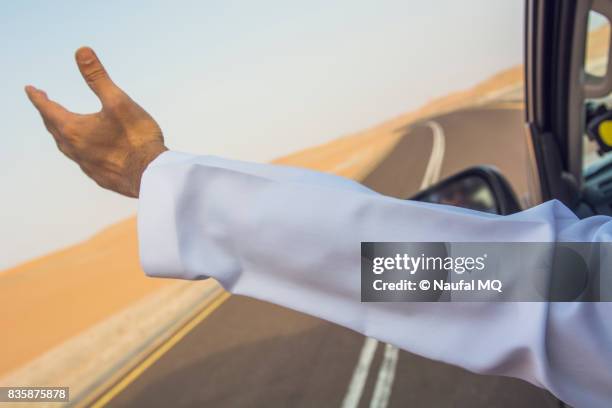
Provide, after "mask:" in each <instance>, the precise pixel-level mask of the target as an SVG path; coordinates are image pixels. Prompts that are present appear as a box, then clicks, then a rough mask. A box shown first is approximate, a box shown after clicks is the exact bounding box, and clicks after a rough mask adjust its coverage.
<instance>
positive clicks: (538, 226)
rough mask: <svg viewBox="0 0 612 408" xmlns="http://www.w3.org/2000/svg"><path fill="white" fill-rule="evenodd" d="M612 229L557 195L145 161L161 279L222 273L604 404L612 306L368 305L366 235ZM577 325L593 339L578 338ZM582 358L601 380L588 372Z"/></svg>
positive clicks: (395, 339)
mask: <svg viewBox="0 0 612 408" xmlns="http://www.w3.org/2000/svg"><path fill="white" fill-rule="evenodd" d="M610 231H612V224H610V223H609V222H608V220H607V219H605V218H603V217H601V218H595V219H591V220H585V221H578V220H577V219H576V218H575V217H574V216H573V214H571V213H570V212H569V211H568V210H567V209H565V208H564V207H562V206H560V205H559V204H556V203H548V204H547V205H544V206H540V207H537V208H534V209H532V210H530V211H526V212H523V213H520V214H517V215H514V216H511V217H500V216H492V215H487V214H481V213H476V212H472V211H466V210H461V209H456V208H451V207H444V206H437V205H429V204H422V203H415V202H410V201H405V200H397V199H393V198H389V197H384V196H381V195H379V194H377V193H374V192H372V191H370V190H368V189H365V188H363V187H361V186H360V185H358V184H356V183H353V182H351V181H347V180H344V179H341V178H337V177H334V176H328V175H325V174H321V173H316V172H309V171H303V170H299V169H289V168H282V167H279V166H270V165H256V164H249V163H242V162H234V161H228V160H223V159H217V158H212V157H196V156H189V155H178V154H176V153H165V154H163V155H162V156H161V157H160V158H158V159H157V160H155V161H154V162H153V163H152V165H151V166H150V167H149V168H148V169H147V171H146V172H145V174H144V177H143V183H142V187H141V202H140V210H139V235H140V245H141V256H142V263H143V267H144V269H145V272H146V273H147V274H149V275H151V276H164V277H175V278H184V279H196V278H199V277H207V276H210V277H214V278H215V279H217V280H219V281H220V283H221V284H222V285H223V286H224V287H225V288H226V289H227V290H229V291H231V292H233V293H236V294H243V295H247V296H251V297H255V298H258V299H263V300H267V301H270V302H273V303H277V304H280V305H283V306H286V307H289V308H292V309H295V310H299V311H302V312H305V313H308V314H311V315H314V316H317V317H321V318H323V319H326V320H329V321H333V322H336V323H338V324H340V325H343V326H346V327H349V328H351V329H353V330H356V331H358V332H360V333H363V334H365V335H368V336H372V337H375V338H377V339H380V340H383V341H386V342H389V343H391V344H394V345H397V346H398V347H400V348H402V349H405V350H409V351H412V352H415V353H417V354H420V355H423V356H426V357H429V358H433V359H436V360H441V361H445V362H448V363H452V364H456V365H459V366H462V367H465V368H467V369H470V370H472V371H476V372H481V373H488V374H502V375H509V376H515V377H519V378H523V379H525V380H527V381H530V382H532V383H534V384H537V385H540V386H544V387H546V388H549V389H551V390H552V391H553V392H555V393H556V394H557V395H559V396H560V397H561V398H563V399H564V400H566V401H568V402H570V403H582V404H584V402H585V401H588V402H589V405H593V406H597V405H598V404H601V402H602V401H604V400H605V399H606V398H607V399H612V395H611V394H610V392H611V391H610V389H611V387H610V384H612V378H611V374H610V372H609V369H608V368H607V367H609V364H610V363H611V362H612V351H611V350H610V346H609V344H608V343H605V342H604V343H603V344H602V341H601V339H606V338H607V339H609V338H610V336H611V335H612V327H611V326H610V324H609V323H606V320H604V319H603V318H602V315H603V313H604V311H607V310H609V309H612V308H610V307H608V306H607V304H605V303H601V304H584V303H566V304H562V303H559V304H555V303H446V304H436V303H362V302H360V259H361V254H360V243H361V242H362V241H417V242H418V241H422V242H427V241H447V242H457V241H466V242H470V241H481V242H482V241H484V242H493V241H498V242H514V241H533V242H548V241H551V240H556V239H560V240H563V239H571V240H575V238H577V237H578V238H580V240H587V239H588V240H610V238H611V236H610ZM585 316H588V318H587V317H585ZM576 331H578V332H579V333H582V336H581V341H572V339H573V338H575V332H576ZM585 333H588V335H586V334H585ZM585 337H586V339H585ZM596 339H599V340H596ZM576 356H580V360H579V359H578V358H577V357H576ZM581 361H582V362H588V367H589V370H590V372H591V375H589V378H593V377H595V378H599V379H600V383H599V384H594V383H593V382H587V380H586V379H584V378H583V376H582V372H583V371H582V370H581V368H580V367H579V364H580V362H581ZM593 373H595V374H593ZM606 385H607V387H606Z"/></svg>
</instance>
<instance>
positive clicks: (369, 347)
mask: <svg viewBox="0 0 612 408" xmlns="http://www.w3.org/2000/svg"><path fill="white" fill-rule="evenodd" d="M377 346H378V341H377V340H375V339H373V338H371V337H366V339H365V341H364V343H363V347H362V348H361V353H360V354H359V361H358V362H357V366H356V367H355V370H354V371H353V377H352V378H351V383H350V384H349V388H348V391H347V392H346V395H345V396H344V400H343V401H342V408H355V407H357V405H359V400H360V399H361V394H363V387H364V386H365V383H366V380H367V379H368V372H369V371H370V365H371V364H372V359H373V358H374V354H375V353H376V347H377Z"/></svg>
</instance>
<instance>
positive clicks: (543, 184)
mask: <svg viewBox="0 0 612 408" xmlns="http://www.w3.org/2000/svg"><path fill="white" fill-rule="evenodd" d="M610 16H612V1H611V0H577V1H554V0H528V1H527V2H526V33H525V89H526V93H525V99H526V120H527V127H528V131H529V134H530V143H529V147H530V155H531V158H532V161H531V163H532V170H533V171H532V174H533V179H534V182H535V183H538V184H539V186H540V191H541V200H542V201H546V200H551V199H558V200H560V201H562V202H563V203H564V204H566V205H567V206H568V207H569V208H571V209H572V210H573V211H574V212H575V213H576V214H577V215H578V216H580V217H587V216H590V215H595V214H607V215H610V214H612V206H611V204H612V171H611V170H612V162H611V159H612V157H610V154H609V151H610V150H612V148H609V147H612V146H608V147H607V146H606V143H610V144H611V145H612V142H611V141H612V139H610V138H609V135H608V134H607V133H606V132H608V133H609V130H608V129H609V127H610V126H611V125H612V122H610V118H612V113H610V108H609V96H610V93H611V91H612V69H611V68H612V59H611V58H609V55H610V44H611V42H610ZM604 133H605V134H604Z"/></svg>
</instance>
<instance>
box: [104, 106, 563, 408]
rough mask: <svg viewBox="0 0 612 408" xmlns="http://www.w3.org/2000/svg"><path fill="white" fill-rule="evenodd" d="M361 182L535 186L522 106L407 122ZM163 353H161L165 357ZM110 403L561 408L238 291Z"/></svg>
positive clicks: (413, 188)
mask: <svg viewBox="0 0 612 408" xmlns="http://www.w3.org/2000/svg"><path fill="white" fill-rule="evenodd" d="M398 131H399V132H403V134H404V136H403V137H402V139H401V140H400V142H399V143H398V144H397V146H396V148H395V149H394V150H393V151H392V152H391V153H390V154H389V155H388V157H387V158H386V159H385V160H383V161H382V162H381V163H380V164H379V166H378V167H377V168H375V169H374V170H373V171H372V172H371V173H370V174H369V175H368V176H367V177H365V178H364V180H363V183H364V184H366V185H368V186H369V187H371V188H373V189H374V190H377V191H379V192H381V193H384V194H387V195H392V196H396V197H402V198H405V197H409V196H411V195H412V194H414V193H415V192H417V191H418V190H419V189H420V188H422V187H426V186H427V185H429V184H431V183H433V182H435V181H436V180H437V179H440V178H444V177H446V176H449V175H452V174H454V173H456V172H457V171H460V170H462V169H464V168H466V167H469V166H472V165H476V164H490V165H494V166H496V167H498V168H499V169H500V170H501V171H502V173H503V174H505V175H506V177H507V178H508V179H509V181H510V182H511V184H512V185H513V187H514V188H515V190H516V191H517V192H518V195H519V196H524V195H525V194H527V192H528V187H527V185H528V184H527V174H526V169H527V165H526V150H525V145H524V129H523V113H522V110H521V109H517V107H512V106H499V107H494V106H491V107H484V108H478V109H470V110H463V111H458V112H454V113H449V114H445V115H441V116H438V117H434V118H429V119H428V120H427V121H424V122H421V123H418V124H414V125H412V126H410V127H408V128H405V129H398ZM160 354H161V353H160ZM101 398H102V400H100V401H103V402H105V403H106V402H108V406H109V407H191V406H198V407H346V408H354V407H377V408H384V407H421V406H432V407H434V406H435V407H450V406H452V407H517V406H521V407H558V406H559V405H558V402H557V401H556V399H555V398H554V397H552V396H551V395H550V394H549V393H547V392H545V391H543V390H540V389H538V388H536V387H534V386H531V385H529V384H527V383H526V382H523V381H520V380H516V379H509V378H502V377H493V376H480V375H476V374H472V373H469V372H467V371H465V370H463V369H460V368H457V367H452V366H449V365H446V364H442V363H438V362H434V361H431V360H427V359H424V358H421V357H418V356H416V355H414V354H411V353H408V352H404V351H398V350H397V349H395V348H393V347H390V346H388V345H385V344H379V343H378V342H376V341H374V340H371V339H370V340H368V339H365V338H364V337H363V336H361V335H359V334H356V333H354V332H352V331H350V330H347V329H344V328H342V327H339V326H336V325H334V324H331V323H328V322H325V321H322V320H319V319H316V318H313V317H310V316H306V315H304V314H301V313H297V312H294V311H290V310H287V309H284V308H281V307H278V306H275V305H271V304H268V303H264V302H261V301H257V300H253V299H248V298H245V297H240V296H231V297H229V298H228V299H227V300H226V301H225V302H223V303H222V304H221V305H220V306H219V307H218V308H217V309H216V310H214V312H213V313H211V314H210V315H209V316H208V317H207V318H206V319H204V320H202V321H201V322H200V323H199V324H197V325H196V326H195V328H193V329H192V330H190V331H189V332H188V333H186V335H185V336H184V337H183V338H182V339H181V340H180V341H178V342H177V343H176V344H175V345H174V346H173V347H171V348H170V349H169V350H168V351H167V352H165V353H163V354H162V355H161V356H160V357H159V358H156V359H155V361H154V362H153V363H152V364H149V365H147V366H146V369H140V370H138V371H137V372H136V374H134V375H132V377H131V378H129V379H128V380H125V381H123V382H121V381H120V382H118V383H117V384H115V385H113V386H112V387H110V388H109V389H108V390H106V391H105V393H103V394H102V395H101Z"/></svg>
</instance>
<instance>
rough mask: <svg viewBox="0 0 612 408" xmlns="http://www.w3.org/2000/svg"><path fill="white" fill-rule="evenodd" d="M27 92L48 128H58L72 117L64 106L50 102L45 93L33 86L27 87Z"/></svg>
mask: <svg viewBox="0 0 612 408" xmlns="http://www.w3.org/2000/svg"><path fill="white" fill-rule="evenodd" d="M25 91H26V94H27V95H28V98H29V99H30V101H31V102H32V104H33V105H34V107H35V108H36V109H37V110H38V112H40V115H41V116H42V118H43V121H44V122H45V125H46V126H47V128H48V127H49V125H51V126H53V127H55V128H57V127H58V125H59V124H61V123H62V122H64V121H65V120H66V119H67V118H68V116H69V115H70V112H69V111H67V110H66V109H65V108H64V107H63V106H62V105H60V104H59V103H57V102H53V101H52V100H50V99H49V98H48V97H47V94H46V93H45V91H42V90H40V89H36V88H35V87H33V86H32V85H28V86H26V87H25Z"/></svg>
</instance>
